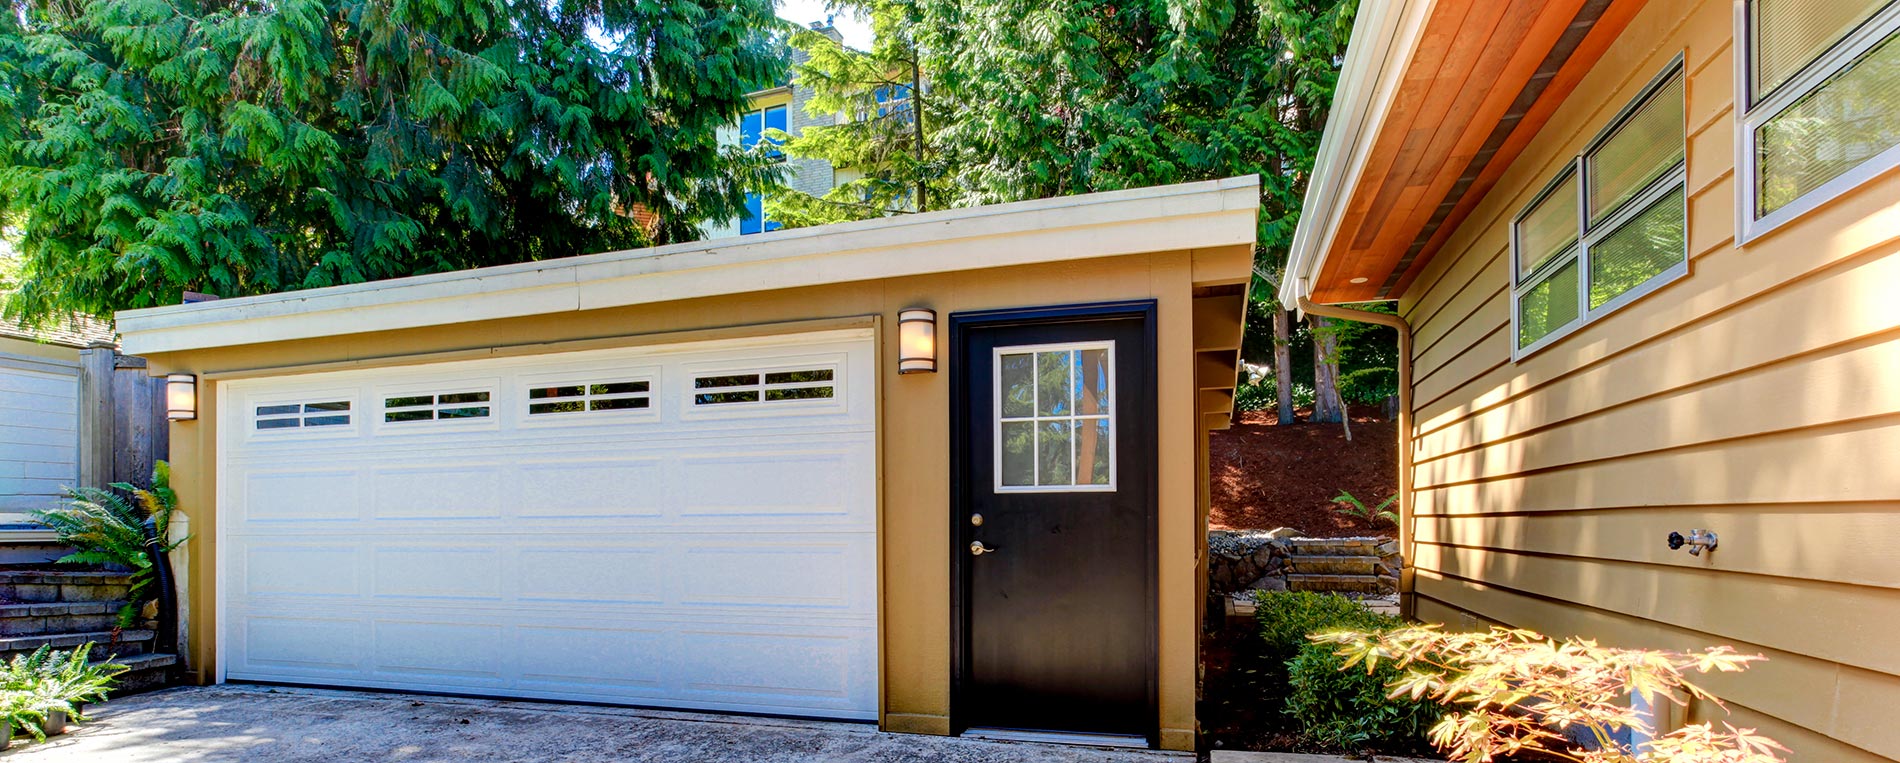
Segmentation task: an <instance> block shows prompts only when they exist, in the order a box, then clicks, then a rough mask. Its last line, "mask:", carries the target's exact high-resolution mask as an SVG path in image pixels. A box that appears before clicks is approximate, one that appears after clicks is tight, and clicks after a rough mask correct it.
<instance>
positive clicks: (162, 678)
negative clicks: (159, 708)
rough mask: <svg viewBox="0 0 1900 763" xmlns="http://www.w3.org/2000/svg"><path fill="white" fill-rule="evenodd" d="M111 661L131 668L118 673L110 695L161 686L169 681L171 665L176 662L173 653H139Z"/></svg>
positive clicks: (133, 692) (121, 694)
mask: <svg viewBox="0 0 1900 763" xmlns="http://www.w3.org/2000/svg"><path fill="white" fill-rule="evenodd" d="M113 662H116V663H119V664H120V665H124V666H126V667H128V668H131V670H127V671H126V672H124V673H120V674H119V678H118V680H117V683H116V685H114V687H113V689H112V691H111V692H110V695H111V696H112V697H122V696H125V695H127V694H137V693H139V692H142V691H151V690H153V689H159V688H163V687H164V686H165V685H166V684H168V683H170V681H171V673H172V666H173V665H177V664H178V655H175V654H140V655H133V656H130V657H119V658H115V659H114V660H113Z"/></svg>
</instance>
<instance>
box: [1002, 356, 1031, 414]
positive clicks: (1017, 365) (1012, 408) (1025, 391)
mask: <svg viewBox="0 0 1900 763" xmlns="http://www.w3.org/2000/svg"><path fill="white" fill-rule="evenodd" d="M997 362H998V364H999V368H1000V373H1002V375H1003V393H1002V394H1003V418H1006V419H1020V418H1025V417H1028V416H1034V415H1036V371H1035V356H1034V355H1030V354H1028V353H1022V354H1018V355H1004V356H1003V357H1002V358H1001V359H999V360H998V361H997Z"/></svg>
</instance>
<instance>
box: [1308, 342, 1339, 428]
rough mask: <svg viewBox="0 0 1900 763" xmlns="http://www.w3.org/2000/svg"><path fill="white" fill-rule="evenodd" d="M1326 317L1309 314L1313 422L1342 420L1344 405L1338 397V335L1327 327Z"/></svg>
mask: <svg viewBox="0 0 1900 763" xmlns="http://www.w3.org/2000/svg"><path fill="white" fill-rule="evenodd" d="M1332 323H1333V321H1332V319H1330V318H1321V317H1319V316H1313V417H1312V419H1311V421H1313V422H1316V423H1326V424H1335V423H1339V422H1342V421H1345V420H1346V410H1345V405H1344V404H1342V403H1341V402H1340V399H1339V337H1338V336H1336V335H1335V334H1334V333H1333V332H1331V331H1328V330H1327V328H1328V327H1330V326H1331V325H1332Z"/></svg>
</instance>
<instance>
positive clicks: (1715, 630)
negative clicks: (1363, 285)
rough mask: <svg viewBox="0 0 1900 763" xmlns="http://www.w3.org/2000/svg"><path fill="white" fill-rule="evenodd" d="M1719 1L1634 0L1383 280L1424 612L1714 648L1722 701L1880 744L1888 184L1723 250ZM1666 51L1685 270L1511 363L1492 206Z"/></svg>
mask: <svg viewBox="0 0 1900 763" xmlns="http://www.w3.org/2000/svg"><path fill="white" fill-rule="evenodd" d="M1733 9H1734V6H1733V4H1732V3H1731V2H1730V0H1654V1H1653V2H1650V3H1649V5H1648V6H1647V7H1646V8H1645V9H1644V10H1643V11H1642V12H1641V14H1640V15H1639V16H1638V17H1637V18H1636V19H1635V21H1634V23H1632V24H1631V25H1630V26H1629V29H1628V30H1627V31H1626V32H1624V34H1623V35H1622V38H1621V39H1620V40H1619V41H1618V42H1617V43H1616V44H1615V45H1614V46H1613V47H1612V48H1611V49H1610V51H1609V52H1608V54H1607V55H1606V56H1605V57H1604V59H1603V60H1602V61H1601V62H1600V63H1599V65H1598V66H1597V67H1596V68H1595V69H1594V70H1593V71H1592V72H1591V73H1590V74H1589V75H1588V76H1587V77H1586V79H1585V80H1584V81H1583V83H1582V84H1581V86H1580V87H1579V88H1578V90H1577V91H1576V92H1575V93H1574V94H1573V95H1571V96H1570V98H1569V99H1568V100H1567V101H1566V102H1565V103H1564V104H1563V105H1562V107H1561V108H1560V109H1559V111H1558V116H1557V117H1556V118H1555V119H1554V120H1553V122H1552V123H1551V124H1550V126H1548V127H1546V128H1545V129H1544V130H1543V132H1542V133H1541V134H1540V135H1538V136H1537V138H1536V139H1535V140H1534V141H1533V142H1532V143H1531V145H1530V147H1529V148H1528V150H1527V151H1526V152H1525V154H1524V156H1523V157H1522V158H1520V159H1519V160H1518V161H1517V162H1516V163H1515V165H1514V166H1513V167H1511V168H1510V169H1509V171H1508V172H1507V173H1506V174H1505V176H1504V179H1503V181H1502V182H1501V183H1500V184H1499V186H1498V188H1497V189H1496V190H1494V191H1493V192H1492V193H1491V194H1490V195H1489V196H1488V198H1486V199H1485V200H1484V202H1483V203H1482V205H1481V206H1480V207H1479V208H1478V211H1477V212H1476V213H1475V214H1474V215H1473V216H1472V217H1471V218H1470V220H1469V221H1468V222H1466V223H1465V224H1464V225H1463V226H1461V227H1460V229H1459V230H1457V231H1456V232H1455V233H1454V234H1453V236H1452V238H1451V239H1450V243H1449V245H1448V246H1447V247H1446V249H1445V250H1444V251H1443V252H1441V253H1440V254H1439V255H1438V256H1437V257H1436V258H1435V259H1434V261H1433V262H1432V263H1431V264H1430V265H1429V266H1428V268H1427V270H1426V271H1425V273H1424V274H1423V276H1422V277H1421V278H1420V280H1419V282H1418V286H1417V287H1415V288H1413V289H1411V290H1410V293H1409V294H1408V295H1407V296H1406V298H1405V299H1404V300H1403V301H1402V304H1401V313H1402V314H1403V315H1404V316H1405V317H1406V318H1407V319H1408V320H1409V321H1410V323H1411V325H1412V326H1413V327H1414V329H1415V331H1416V342H1417V344H1416V349H1415V351H1414V355H1413V358H1414V362H1415V374H1416V376H1415V377H1414V378H1415V380H1416V381H1415V386H1414V390H1415V399H1416V417H1415V422H1416V423H1415V425H1414V430H1413V431H1414V434H1415V437H1416V440H1415V446H1414V457H1415V459H1416V470H1415V473H1414V477H1413V485H1414V488H1415V490H1416V507H1417V509H1416V520H1415V522H1416V523H1415V535H1416V538H1417V546H1416V548H1415V563H1416V565H1417V583H1416V591H1417V599H1418V614H1419V615H1420V616H1421V617H1422V618H1424V619H1427V620H1437V621H1446V622H1451V623H1463V624H1465V625H1474V624H1477V623H1479V622H1482V621H1485V620H1490V621H1495V622H1502V623H1508V624H1511V625H1515V626H1523V627H1529V628H1534V629H1538V630H1542V631H1545V632H1548V633H1551V634H1588V635H1591V636H1594V637H1597V638H1600V639H1603V640H1606V641H1608V642H1612V643H1617V644H1623V645H1645V646H1656V647H1667V648H1677V649H1687V648H1697V647H1702V646H1708V645H1713V644H1733V645H1735V646H1736V647H1738V648H1740V649H1742V650H1744V651H1746V652H1759V653H1762V654H1765V655H1767V656H1768V658H1769V661H1768V662H1767V663H1765V664H1762V665H1760V666H1759V667H1756V668H1754V669H1753V670H1751V671H1749V672H1748V673H1746V674H1744V675H1741V676H1724V677H1720V678H1711V679H1709V680H1708V682H1707V683H1708V685H1709V686H1711V687H1712V688H1713V689H1715V690H1716V691H1718V693H1720V694H1721V695H1722V696H1723V697H1725V698H1726V699H1727V700H1728V701H1729V702H1730V704H1731V709H1732V710H1733V711H1734V714H1733V715H1732V716H1730V717H1728V718H1727V720H1728V721H1729V722H1731V723H1734V724H1735V725H1737V726H1743V727H1748V726H1758V727H1759V728H1760V729H1761V730H1762V731H1763V732H1764V733H1767V734H1770V735H1772V736H1774V737H1775V738H1777V739H1779V740H1781V741H1782V742H1784V743H1785V744H1787V745H1788V746H1789V747H1791V748H1793V749H1794V751H1795V754H1794V756H1793V759H1794V760H1796V761H1830V762H1832V761H1861V760H1879V759H1900V723H1896V722H1894V720H1893V708H1894V707H1895V706H1896V705H1900V650H1896V649H1895V648H1894V647H1895V645H1896V644H1900V640H1896V637H1895V635H1894V634H1895V633H1896V632H1900V564H1896V563H1895V559H1896V556H1895V552H1894V550H1893V546H1892V545H1891V544H1892V542H1893V541H1894V540H1895V539H1900V469H1896V468H1895V464H1896V463H1900V460H1897V459H1896V455H1897V454H1900V426H1896V424H1900V383H1896V382H1895V375H1896V372H1897V371H1900V342H1896V341H1895V339H1896V337H1900V301H1897V300H1895V299H1894V298H1893V296H1892V294H1891V292H1892V288H1893V286H1894V285H1895V284H1900V254H1897V253H1896V252H1900V241H1897V239H1896V236H1897V235H1900V177H1896V176H1895V174H1894V173H1889V174H1888V175H1886V176H1884V177H1881V178H1878V179H1876V180H1875V181H1873V182H1870V183H1867V184H1865V185H1863V186H1861V187H1860V188H1859V189H1858V190H1856V191H1854V192H1852V193H1850V194H1848V195H1846V196H1844V197H1842V198H1840V199H1838V200H1836V201H1835V202H1834V203H1832V204H1829V205H1827V206H1824V207H1822V208H1820V209H1817V210H1815V211H1814V212H1812V213H1811V214H1809V215H1807V216H1806V217H1804V218H1801V219H1798V220H1795V221H1793V222H1792V223H1791V224H1789V225H1787V226H1785V227H1783V228H1781V229H1780V230H1778V231H1776V232H1774V233H1771V234H1769V235H1767V236H1765V237H1763V238H1759V239H1757V240H1755V241H1754V242H1751V243H1750V244H1748V245H1747V246H1744V247H1739V248H1738V247H1737V246H1736V244H1735V226H1736V222H1735V219H1736V208H1737V203H1738V202H1737V197H1736V187H1735V183H1736V182H1737V179H1736V177H1735V174H1734V166H1735V130H1736V126H1735V124H1736V120H1737V113H1736V110H1735V108H1734V101H1735V86H1734V79H1735V59H1734V56H1735V54H1736V50H1735V45H1734V42H1733V40H1732V38H1733V37H1734V28H1733V23H1734V16H1733V12H1734V11H1733ZM1678 53H1681V54H1683V55H1684V58H1685V70H1686V72H1687V74H1688V89H1687V98H1688V110H1687V111H1688V178H1689V179H1688V194H1689V205H1690V218H1689V257H1690V274H1689V275H1688V277H1686V278H1683V279H1681V280H1678V281H1676V282H1674V283H1672V284H1669V285H1666V286H1664V287H1662V288H1661V289H1658V290H1656V291H1654V292H1652V293H1650V294H1649V295H1647V296H1645V297H1642V298H1641V299H1639V300H1638V301H1636V302H1634V303H1632V304H1630V305H1629V306H1627V307H1625V308H1623V309H1622V310H1621V311H1619V312H1616V313H1614V314H1611V315H1608V316H1606V317H1604V318H1602V319H1600V320H1598V321H1596V322H1594V323H1591V324H1588V325H1586V326H1584V327H1582V328H1581V329H1579V330H1577V331H1576V332H1575V333H1573V334H1571V335H1570V336H1568V337H1567V338H1564V339H1561V340H1559V341H1557V342H1556V343H1555V344H1553V345H1551V346H1550V347H1549V348H1547V349H1544V350H1542V351H1539V352H1537V353H1535V354H1533V355H1531V356H1529V357H1527V358H1525V359H1524V360H1523V361H1521V362H1513V361H1512V357H1511V341H1512V337H1511V331H1512V330H1511V319H1510V310H1511V306H1510V305H1511V298H1510V288H1509V282H1508V278H1509V275H1508V273H1509V270H1510V253H1509V244H1508V240H1507V226H1508V224H1509V221H1510V219H1511V217H1512V216H1513V215H1515V214H1516V213H1517V212H1518V211H1519V210H1521V209H1523V207H1524V206H1525V205H1526V204H1527V203H1528V202H1529V201H1530V199H1531V197H1532V196H1533V195H1534V194H1535V193H1537V191H1538V190H1539V189H1540V188H1542V187H1543V186H1544V184H1545V183H1546V182H1547V181H1548V180H1549V179H1550V178H1552V177H1554V176H1555V174H1556V172H1557V171H1558V169H1559V167H1560V166H1562V164H1563V163H1564V162H1566V161H1568V160H1569V159H1570V158H1571V157H1573V156H1574V155H1575V154H1576V153H1577V152H1578V151H1579V150H1581V149H1582V147H1583V146H1584V144H1585V143H1586V142H1587V141H1588V140H1590V139H1591V137H1592V136H1594V135H1595V134H1596V133H1597V131H1598V130H1600V129H1601V128H1602V127H1603V126H1604V125H1605V124H1606V123H1607V122H1608V121H1609V120H1610V119H1611V118H1612V116H1613V115H1614V114H1615V113H1616V112H1617V111H1618V110H1619V109H1620V108H1622V107H1623V105H1624V104H1626V103H1628V102H1629V101H1630V100H1631V99H1633V98H1634V97H1635V96H1636V95H1637V93H1638V92H1639V91H1640V90H1641V89H1642V87H1643V86H1644V84H1645V83H1646V82H1648V81H1649V79H1650V78H1651V77H1652V76H1654V75H1655V74H1656V73H1657V72H1660V71H1661V70H1662V69H1663V68H1664V67H1665V66H1666V65H1667V64H1668V63H1669V61H1670V60H1671V59H1672V58H1673V57H1674V56H1676V55H1677V54H1678ZM1691 528H1710V529H1713V530H1715V531H1716V532H1718V533H1719V534H1720V537H1721V546H1720V548H1719V549H1718V550H1717V551H1715V552H1714V553H1713V554H1708V555H1704V556H1702V557H1699V558H1698V557H1694V556H1690V555H1689V554H1688V553H1686V551H1670V550H1669V549H1668V547H1667V546H1666V545H1665V544H1664V538H1665V536H1666V535H1667V534H1668V533H1669V532H1670V531H1671V530H1679V531H1682V532H1684V533H1685V534H1686V533H1687V532H1688V531H1689V530H1690V529H1691ZM1472 613H1476V614H1475V615H1474V614H1472ZM1689 715H1690V718H1689V719H1690V720H1691V721H1703V720H1717V721H1719V720H1721V718H1720V716H1721V712H1720V711H1719V710H1716V711H1713V713H1711V710H1710V708H1702V707H1698V708H1694V709H1692V711H1691V713H1690V714H1689Z"/></svg>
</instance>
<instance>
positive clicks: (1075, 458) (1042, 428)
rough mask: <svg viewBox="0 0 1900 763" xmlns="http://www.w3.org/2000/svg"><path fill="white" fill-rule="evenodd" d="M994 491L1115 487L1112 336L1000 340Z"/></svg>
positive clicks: (996, 373)
mask: <svg viewBox="0 0 1900 763" xmlns="http://www.w3.org/2000/svg"><path fill="white" fill-rule="evenodd" d="M994 369H995V370H994V371H993V373H992V375H993V376H994V377H995V378H994V382H995V388H994V391H993V398H994V400H995V405H994V410H993V411H992V415H993V416H994V419H993V421H994V423H995V427H994V430H995V431H994V435H993V436H994V438H995V440H994V447H993V448H992V450H993V451H994V453H995V463H994V464H993V471H994V473H995V475H996V479H995V481H996V486H995V489H996V492H999V493H1055V492H1109V491H1113V490H1114V489H1115V460H1116V457H1117V454H1116V452H1115V437H1114V433H1115V426H1116V424H1115V412H1114V406H1113V405H1112V403H1113V402H1114V400H1115V396H1116V394H1117V392H1116V390H1115V343H1114V342H1079V343H1070V344H1044V345H1025V346H1017V347H998V348H996V350H995V356H994Z"/></svg>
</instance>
